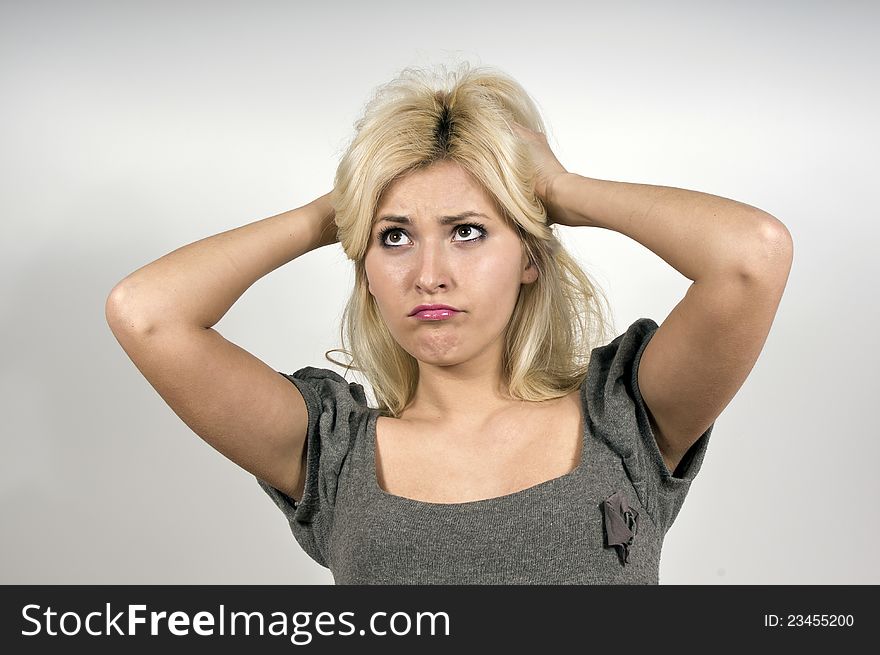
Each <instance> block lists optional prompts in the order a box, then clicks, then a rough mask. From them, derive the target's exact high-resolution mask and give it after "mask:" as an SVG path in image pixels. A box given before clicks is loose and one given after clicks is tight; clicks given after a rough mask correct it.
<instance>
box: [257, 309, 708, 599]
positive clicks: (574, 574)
mask: <svg viewBox="0 0 880 655" xmlns="http://www.w3.org/2000/svg"><path fill="white" fill-rule="evenodd" d="M657 327H658V325H657V323H655V322H654V321H653V320H651V319H649V318H641V319H638V320H637V321H635V322H634V323H633V324H632V325H631V326H630V327H629V328H628V329H627V330H626V332H624V333H623V334H621V335H619V336H618V337H616V338H615V339H614V340H613V341H611V343H609V344H607V345H605V346H601V347H598V348H595V349H594V350H593V351H592V359H591V361H590V365H589V369H588V372H587V375H586V377H585V378H584V381H583V383H582V384H581V387H580V397H581V401H582V409H583V418H584V421H583V426H584V431H583V452H582V455H581V458H580V463H579V465H578V466H577V468H576V469H575V470H573V471H571V472H569V473H567V474H565V475H562V476H560V477H557V478H553V479H552V480H547V481H545V482H542V483H540V484H537V485H535V486H532V487H529V488H527V489H523V490H521V491H517V492H515V493H512V494H508V495H505V496H499V497H495V498H489V499H484V500H477V501H471V502H464V503H429V502H423V501H418V500H413V499H408V498H404V497H401V496H395V495H391V494H389V493H387V492H385V491H384V490H382V489H381V488H380V487H379V485H378V482H377V479H376V474H375V471H376V468H375V439H376V419H377V417H378V416H379V412H378V410H376V409H372V408H370V407H368V406H367V402H366V397H365V395H364V389H363V387H362V386H361V385H360V384H358V383H355V382H351V383H349V382H346V380H345V379H344V378H342V377H341V376H340V375H339V374H337V373H335V372H333V371H330V370H328V369H323V368H315V367H311V366H307V367H305V368H302V369H300V370H298V371H296V372H295V373H293V374H289V375H288V374H285V373H281V375H284V376H285V377H286V378H287V379H289V380H290V381H291V382H292V383H293V384H295V385H296V387H297V388H298V389H299V391H300V392H301V393H302V395H303V398H304V399H305V402H306V407H307V408H308V413H309V426H308V443H307V449H308V453H307V474H306V485H305V492H304V495H303V498H302V501H301V502H299V503H297V502H295V501H294V500H293V499H292V498H290V497H288V496H287V495H285V494H284V493H282V492H281V491H279V490H278V489H276V488H274V487H272V486H271V485H269V484H268V483H266V482H265V481H263V480H261V479H259V478H257V482H258V483H259V485H260V486H261V487H262V488H263V490H264V491H265V492H266V493H267V494H268V495H269V496H270V497H271V498H272V500H273V501H274V502H275V504H276V505H277V506H278V508H279V509H280V510H281V511H282V512H283V513H284V516H285V518H286V519H287V521H288V522H289V525H290V529H291V531H292V533H293V536H294V537H295V538H296V540H297V542H299V544H300V546H301V547H302V548H303V550H305V552H306V553H307V554H308V555H309V556H310V557H311V558H312V559H314V560H315V561H316V562H318V563H319V564H321V565H322V566H325V567H327V568H329V569H330V571H331V572H332V574H333V578H334V581H335V583H336V584H658V583H659V566H660V550H661V547H662V545H663V538H664V535H665V534H666V531H667V530H668V529H669V528H670V526H671V525H672V523H673V521H674V520H675V517H676V516H677V515H678V512H679V510H680V509H681V507H682V504H683V503H684V500H685V497H686V496H687V494H688V490H689V489H690V486H691V482H692V481H693V479H694V478H695V476H696V475H697V472H698V471H699V470H700V466H701V465H702V462H703V458H704V456H705V453H706V448H707V446H708V442H709V436H710V434H711V432H712V428H713V427H714V423H713V424H712V425H711V426H710V427H709V428H708V429H707V430H706V432H705V433H704V434H703V435H702V436H701V437H700V438H699V440H698V441H697V442H696V443H695V444H694V445H693V446H692V447H691V449H690V450H689V451H688V453H687V454H686V455H685V457H684V459H683V460H682V462H681V464H680V465H679V466H678V468H677V469H676V471H675V475H671V474H670V473H669V471H668V470H667V468H666V465H665V463H664V461H663V459H662V457H661V454H660V451H659V449H658V447H657V443H656V441H655V439H654V436H653V434H652V431H651V426H650V423H649V420H648V414H647V410H646V407H645V404H644V401H643V400H642V397H641V394H640V393H639V390H638V385H637V377H636V373H637V371H638V364H639V359H640V358H641V354H642V352H643V350H644V348H645V346H646V345H647V343H648V341H649V340H650V338H651V337H652V336H653V334H654V332H655V330H656V329H657ZM279 373H280V372H279Z"/></svg>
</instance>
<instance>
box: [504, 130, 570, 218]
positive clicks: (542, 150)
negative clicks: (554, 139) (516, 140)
mask: <svg viewBox="0 0 880 655" xmlns="http://www.w3.org/2000/svg"><path fill="white" fill-rule="evenodd" d="M512 124H513V129H514V132H515V133H516V134H517V135H518V136H519V137H520V138H521V139H522V140H523V141H524V142H525V143H526V145H527V146H528V149H529V155H530V156H531V158H532V161H533V162H534V164H535V193H536V194H537V196H538V198H539V199H540V200H541V202H542V203H543V204H544V208H545V209H546V210H547V223H548V225H549V224H551V223H554V222H557V221H555V220H554V217H553V216H552V215H551V207H552V205H553V202H552V198H551V197H550V196H551V195H552V193H553V184H552V183H553V180H554V179H555V178H556V177H557V176H559V175H565V174H567V173H568V171H567V170H566V169H565V167H564V166H563V165H562V164H561V163H559V160H558V159H556V155H554V154H553V151H552V150H551V149H550V144H548V143H547V136H546V135H545V134H542V133H541V132H535V131H534V130H530V129H529V128H527V127H525V126H524V125H520V124H519V123H517V122H516V121H512Z"/></svg>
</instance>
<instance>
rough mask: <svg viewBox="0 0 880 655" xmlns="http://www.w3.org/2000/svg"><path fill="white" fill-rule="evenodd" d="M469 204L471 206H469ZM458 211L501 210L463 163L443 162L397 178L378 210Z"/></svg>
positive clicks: (387, 190) (385, 194)
mask: <svg viewBox="0 0 880 655" xmlns="http://www.w3.org/2000/svg"><path fill="white" fill-rule="evenodd" d="M465 205H467V206H465ZM423 208H424V209H426V210H430V211H432V212H434V211H441V212H446V211H447V210H448V211H449V213H455V212H459V211H462V210H465V209H467V210H473V211H485V212H486V213H489V212H492V213H496V214H497V213H498V208H497V207H496V206H495V202H494V199H493V198H492V196H491V194H490V193H489V192H488V191H486V190H485V189H484V188H483V186H482V185H481V184H480V183H479V182H477V180H475V179H474V178H473V176H471V174H470V173H468V172H467V171H466V170H465V169H464V168H463V167H462V166H461V164H458V163H456V162H452V161H440V162H436V163H434V164H431V166H429V167H428V168H425V169H421V170H417V171H412V172H410V173H407V174H406V175H404V176H402V177H400V178H398V179H396V180H394V182H392V183H391V184H390V185H389V186H388V188H387V189H385V191H384V193H383V194H382V196H381V197H380V199H379V204H378V212H377V213H379V212H382V213H384V212H386V211H393V212H397V213H407V212H418V211H419V210H421V209H423Z"/></svg>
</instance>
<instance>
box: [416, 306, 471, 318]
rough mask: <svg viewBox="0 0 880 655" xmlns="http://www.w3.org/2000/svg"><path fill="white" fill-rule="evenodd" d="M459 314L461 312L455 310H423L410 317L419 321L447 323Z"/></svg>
mask: <svg viewBox="0 0 880 655" xmlns="http://www.w3.org/2000/svg"><path fill="white" fill-rule="evenodd" d="M458 314H461V312H460V311H458V310H455V309H447V308H443V309H423V310H421V311H418V312H416V313H415V314H410V317H411V318H415V319H417V320H419V321H445V320H447V319H450V318H453V317H454V316H456V315H458Z"/></svg>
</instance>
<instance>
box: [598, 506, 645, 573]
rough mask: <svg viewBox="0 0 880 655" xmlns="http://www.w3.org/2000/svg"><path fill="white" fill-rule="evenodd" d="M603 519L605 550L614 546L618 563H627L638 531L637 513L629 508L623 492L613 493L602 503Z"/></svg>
mask: <svg viewBox="0 0 880 655" xmlns="http://www.w3.org/2000/svg"><path fill="white" fill-rule="evenodd" d="M602 513H603V515H604V517H605V548H610V547H611V546H614V548H615V549H616V550H617V555H618V556H619V557H620V563H621V564H624V565H625V564H626V563H627V562H629V547H630V546H631V545H632V542H633V537H635V536H636V534H637V533H638V530H639V513H638V512H637V511H636V510H635V509H633V508H632V507H630V506H629V502H627V499H626V495H625V494H624V493H623V490H618V491H615V492H614V493H613V494H611V495H610V496H609V497H608V498H606V499H605V501H604V502H603V503H602Z"/></svg>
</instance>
